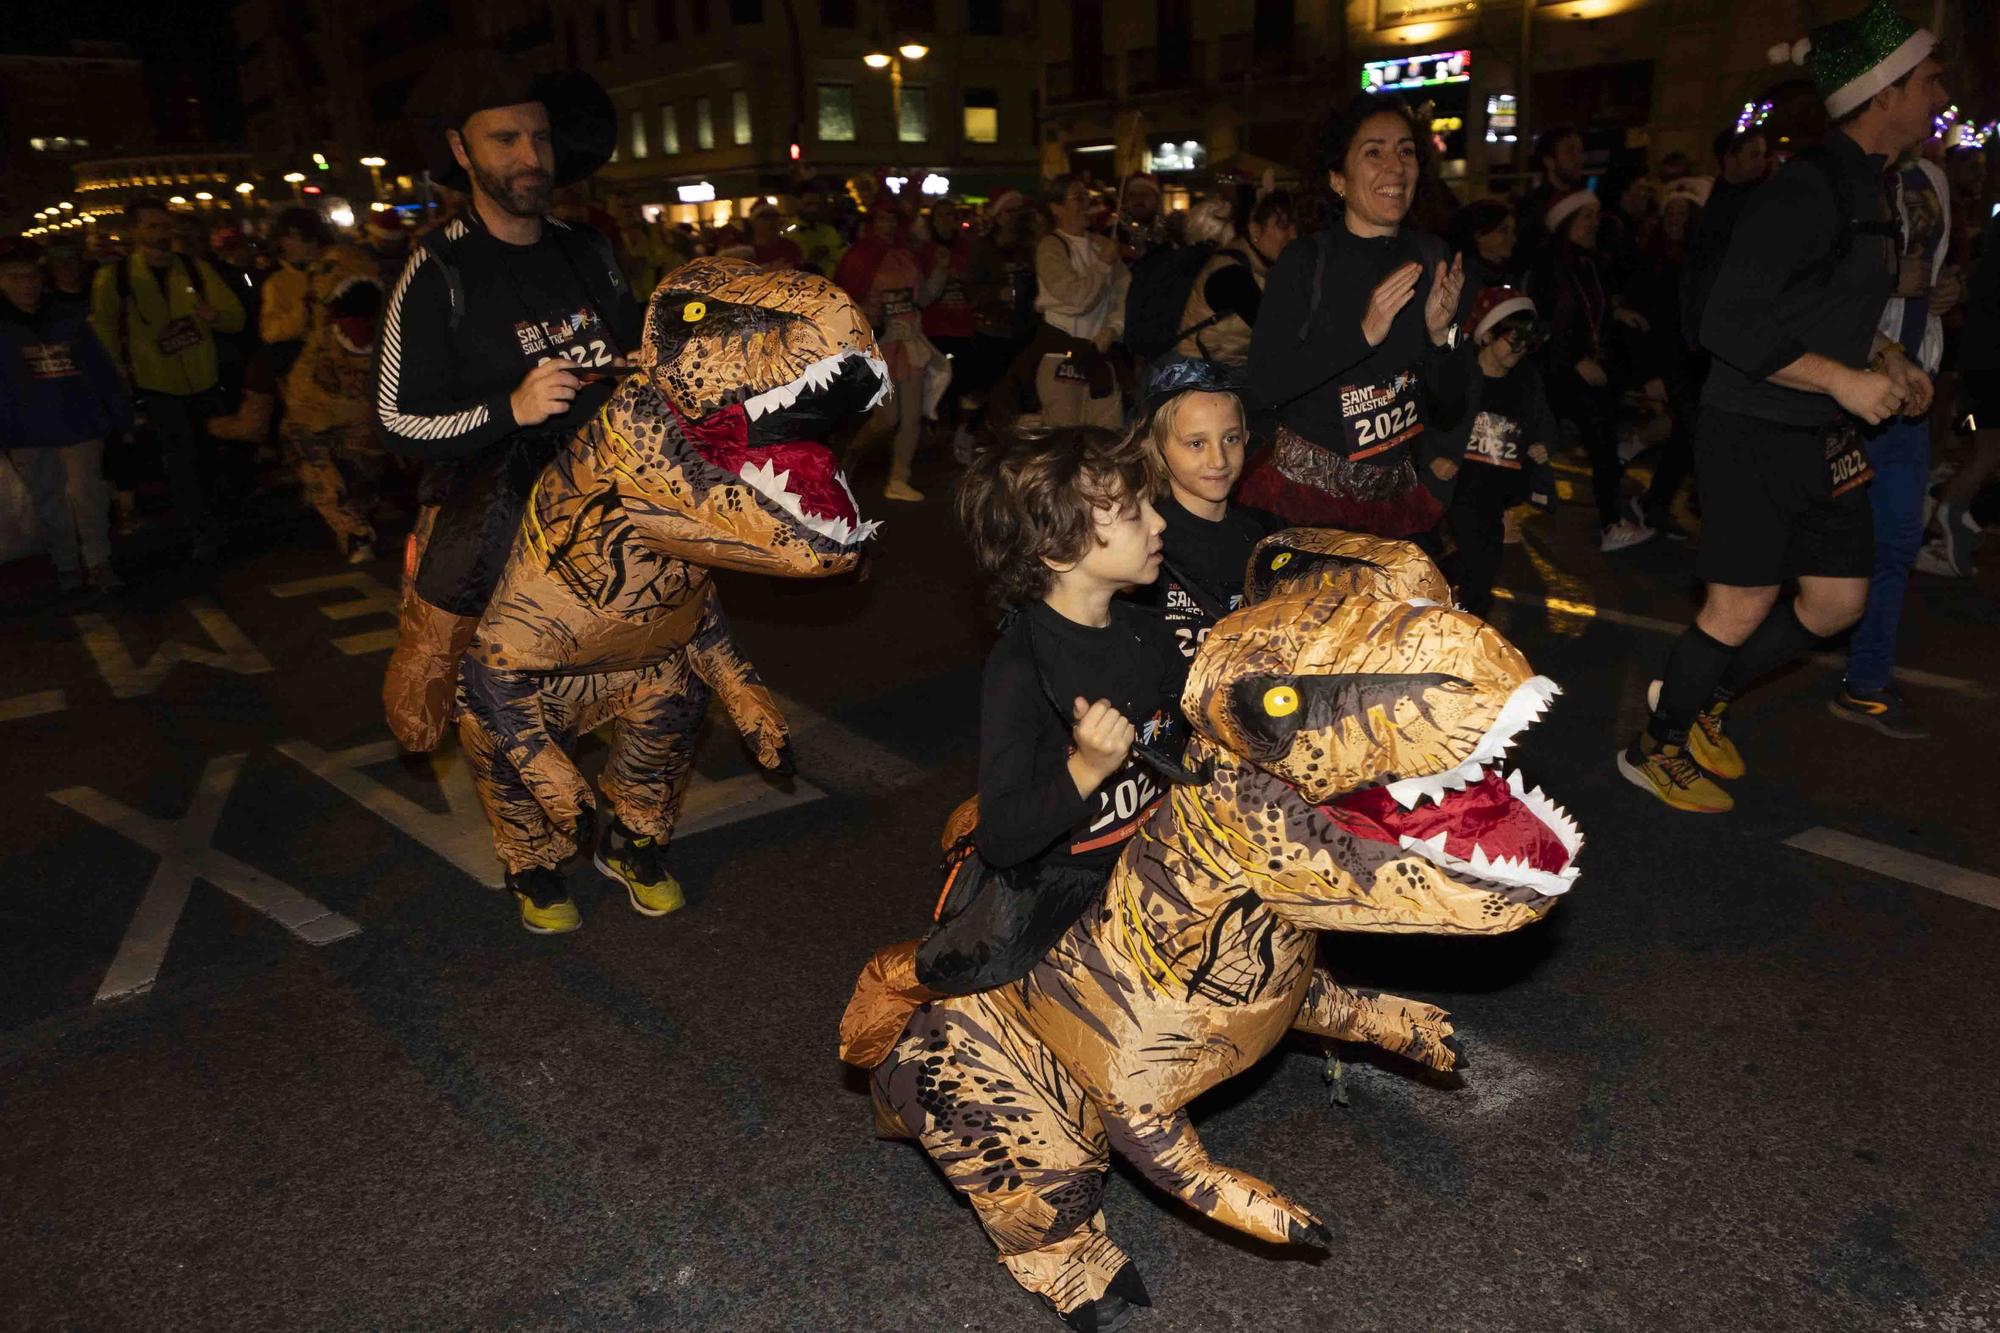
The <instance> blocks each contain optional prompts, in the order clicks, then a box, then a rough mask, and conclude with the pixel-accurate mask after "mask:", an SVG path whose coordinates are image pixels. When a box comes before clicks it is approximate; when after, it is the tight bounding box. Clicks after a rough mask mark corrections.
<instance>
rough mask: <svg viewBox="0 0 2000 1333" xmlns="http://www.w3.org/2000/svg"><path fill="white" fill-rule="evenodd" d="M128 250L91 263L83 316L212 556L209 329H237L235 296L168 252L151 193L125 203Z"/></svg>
mask: <svg viewBox="0 0 2000 1333" xmlns="http://www.w3.org/2000/svg"><path fill="white" fill-rule="evenodd" d="M125 229H126V232H127V234H128V235H129V236H130V237H131V239H132V241H133V243H134V246H133V253H132V254H131V256H130V257H129V258H127V259H125V260H123V261H122V262H119V263H116V264H107V265H106V266H105V267H104V268H102V269H100V270H99V271H98V274H97V280H96V282H95V284H94V285H93V287H92V289H91V296H90V322H91V325H92V327H93V328H94V329H95V330H96V332H97V336H98V339H99V340H100V341H102V342H103V344H104V345H105V347H107V348H108V349H110V352H111V355H112V356H113V357H114V358H116V360H117V362H118V365H119V367H120V368H121V369H122V370H123V371H124V372H125V376H126V378H127V379H128V380H129V381H130V382H131V384H132V388H133V390H134V396H135V397H136V399H137V401H138V405H139V410H140V412H141V413H142V414H143V415H144V417H145V419H146V420H147V421H148V422H150V423H151V425H152V433H153V437H154V439H155V440H156V441H157V443H158V445H159V449H160V458H161V462H162V463H163V465H164V466H165V469H166V474H167V484H168V485H169V487H170V488H171V489H172V491H173V497H174V516H175V518H176V520H177V521H178V522H179V524H180V526H181V530H182V532H183V534H184V535H185V536H186V537H187V538H188V539H189V540H190V541H191V542H192V544H193V548H194V554H195V557H196V558H197V559H208V558H211V557H212V556H213V555H214V554H215V550H216V546H217V544H218V539H217V536H216V533H215V528H214V521H213V519H212V517H211V515H210V513H209V504H208V486H207V481H206V477H205V475H204V474H205V472H206V463H207V454H208V433H207V430H206V428H205V426H204V422H205V421H206V420H207V418H208V416H209V414H210V413H211V412H212V411H213V410H214V407H215V403H214V395H215V386H216V367H215V335H216V334H217V333H218V332H220V333H236V332H238V331H240V330H241V329H242V328H243V303H242V302H241V301H238V300H237V299H236V294H235V293H234V292H232V291H231V290H230V289H229V284H228V283H227V282H225V281H223V279H222V275H221V274H219V273H217V272H216V271H215V267H214V266H213V265H212V264H210V263H208V262H207V261H206V260H202V259H190V258H188V257H187V256H185V255H176V254H174V252H173V239H174V234H173V221H172V219H171V217H170V216H169V215H168V213H167V207H166V205H165V204H163V203H161V202H160V201H159V200H158V199H150V198H140V199H134V200H133V201H132V202H130V203H128V204H127V205H126V206H125Z"/></svg>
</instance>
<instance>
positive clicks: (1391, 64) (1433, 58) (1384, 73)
mask: <svg viewBox="0 0 2000 1333" xmlns="http://www.w3.org/2000/svg"><path fill="white" fill-rule="evenodd" d="M1471 79H1472V52H1470V51H1433V52H1431V53H1430V54H1429V55H1421V56H1404V57H1403V58H1402V59H1400V60H1371V61H1369V62H1368V63H1367V64H1365V65H1363V66H1362V67H1361V88H1362V91H1364V92H1371V93H1386V92H1395V91H1398V90H1400V89H1404V88H1434V87H1436V86H1438V85H1439V84H1444V83H1469V82H1470V81H1471Z"/></svg>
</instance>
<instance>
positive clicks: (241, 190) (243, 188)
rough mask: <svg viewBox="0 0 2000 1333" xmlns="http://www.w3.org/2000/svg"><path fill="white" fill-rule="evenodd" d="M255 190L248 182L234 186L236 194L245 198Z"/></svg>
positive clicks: (241, 182)
mask: <svg viewBox="0 0 2000 1333" xmlns="http://www.w3.org/2000/svg"><path fill="white" fill-rule="evenodd" d="M256 188H257V187H256V186H254V185H252V184H251V183H250V182H249V181H240V182H238V184H237V186H236V193H238V194H240V195H244V196H246V197H247V196H248V195H250V194H251V193H252V192H253V191H255V190H256Z"/></svg>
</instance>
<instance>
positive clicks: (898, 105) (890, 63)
mask: <svg viewBox="0 0 2000 1333" xmlns="http://www.w3.org/2000/svg"><path fill="white" fill-rule="evenodd" d="M885 45H887V43H885V42H881V41H876V42H874V43H873V44H872V49H870V51H869V52H868V54H867V55H864V56H862V57H861V63H862V64H864V65H866V66H868V68H870V69H887V70H888V71H889V117H890V120H891V121H892V122H893V124H894V127H895V130H894V132H895V135H896V160H897V161H899V162H900V161H901V160H902V157H903V62H904V61H905V60H922V59H923V58H924V57H925V56H927V55H929V54H930V53H931V49H930V48H929V47H928V46H925V45H924V44H923V43H922V42H903V43H900V44H899V45H898V46H897V47H896V54H894V55H890V54H888V52H886V51H884V50H883V49H882V48H883V47H884V46H885Z"/></svg>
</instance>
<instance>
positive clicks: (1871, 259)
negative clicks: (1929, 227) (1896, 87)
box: [1701, 130, 1896, 426]
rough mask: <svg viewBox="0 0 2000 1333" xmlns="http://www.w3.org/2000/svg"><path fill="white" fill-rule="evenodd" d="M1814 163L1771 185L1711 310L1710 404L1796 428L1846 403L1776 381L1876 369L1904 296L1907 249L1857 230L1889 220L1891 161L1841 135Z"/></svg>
mask: <svg viewBox="0 0 2000 1333" xmlns="http://www.w3.org/2000/svg"><path fill="white" fill-rule="evenodd" d="M1815 158H1816V160H1814V161H1810V162H1808V161H1799V160H1796V159H1795V160H1793V161H1791V162H1788V163H1786V164H1785V166H1784V167H1783V169H1781V170H1780V171H1779V172H1778V174H1777V175H1776V176H1774V177H1772V178H1771V179H1770V180H1769V181H1767V182H1765V183H1764V184H1763V185H1761V186H1759V187H1758V189H1757V192H1756V193H1755V194H1754V195H1752V196H1751V198H1750V202H1749V203H1748V204H1747V205H1746V206H1745V207H1744V210H1743V219H1742V221H1740V222H1739V223H1737V225H1736V230H1735V232H1734V233H1733V234H1732V235H1731V236H1730V239H1729V253H1728V256H1727V257H1726V258H1725V259H1724V260H1723V262H1722V271H1721V272H1720V273H1719V274H1717V275H1716V279H1715V287H1714V289H1713V290H1712V291H1711V292H1710V294H1709V298H1708V303H1707V305H1706V307H1705V308H1704V309H1703V311H1702V321H1701V341H1702V345H1703V346H1704V347H1706V348H1708V350H1709V351H1711V352H1713V353H1714V354H1715V364H1714V366H1713V368H1712V369H1711V370H1710V372H1709V376H1708V383H1707V386H1706V387H1705V388H1704V389H1703V390H1702V396H1701V400H1702V402H1703V403H1704V404H1706V405H1708V406H1710V407H1717V408H1721V409H1723V410H1724V411H1729V412H1740V413H1742V414H1744V415H1745V416H1752V417H1760V418H1762V419H1764V420H1766V421H1775V422H1778V423H1781V424H1783V425H1788V426H1819V425H1823V424H1825V423H1826V422H1828V421H1831V420H1832V419H1833V418H1834V417H1835V416H1836V415H1837V414H1838V413H1839V412H1840V405H1839V404H1838V403H1836V402H1834V400H1833V399H1832V398H1830V397H1828V396H1827V395H1826V394H1822V393H1810V392H1807V391H1805V390H1802V389H1787V388H1784V387H1783V386H1781V385H1777V384H1773V383H1771V382H1770V377H1771V376H1772V375H1773V374H1774V373H1776V372H1777V371H1779V370H1782V369H1784V368H1785V367H1786V366H1788V365H1790V364H1791V363H1792V362H1794V361H1796V360H1798V359H1799V357H1800V356H1802V355H1804V354H1805V353H1807V352H1817V353H1818V354H1819V355H1821V356H1824V357H1827V358H1829V359H1831V360H1834V361H1837V362H1839V363H1840V364H1842V365H1844V366H1852V367H1857V368H1858V367H1861V366H1865V365H1867V364H1868V360H1869V352H1870V349H1871V348H1872V347H1873V346H1874V341H1875V326H1876V324H1877V322H1878V321H1880V320H1881V318H1882V307H1883V306H1884V304H1886V303H1887V301H1888V299H1889V294H1890V292H1891V291H1893V290H1894V287H1895V276H1896V254H1895V250H1896V247H1895V246H1894V245H1893V244H1892V243H1890V242H1889V241H1888V240H1887V239H1886V238H1885V237H1883V236H1881V235H1878V234H1875V233H1872V232H1866V231H1857V230H1856V229H1855V227H1856V224H1864V225H1865V224H1878V225H1879V224H1881V223H1884V222H1886V221H1887V220H1888V216H1889V214H1888V203H1887V200H1886V199H1885V198H1884V196H1883V187H1882V170H1883V165H1884V159H1883V158H1882V157H1880V156H1879V155H1872V154H1869V153H1864V152H1863V151H1862V150H1861V146H1860V145H1859V144H1857V143H1855V142H1854V140H1852V139H1850V138H1848V137H1847V136H1846V135H1845V134H1843V133H1841V132H1840V131H1839V130H1834V131H1831V132H1830V133H1829V134H1828V135H1827V137H1826V143H1825V145H1824V146H1823V147H1821V148H1820V149H1819V150H1817V153H1816V155H1815Z"/></svg>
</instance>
